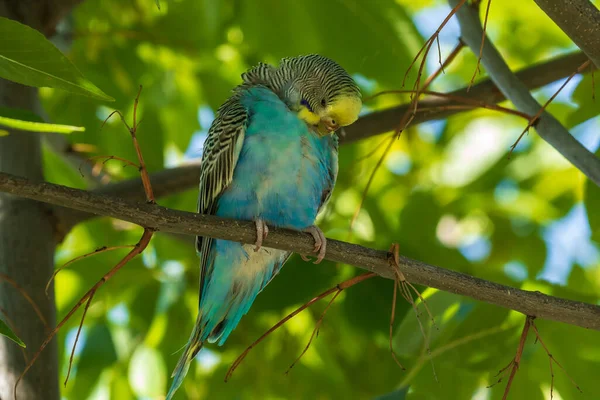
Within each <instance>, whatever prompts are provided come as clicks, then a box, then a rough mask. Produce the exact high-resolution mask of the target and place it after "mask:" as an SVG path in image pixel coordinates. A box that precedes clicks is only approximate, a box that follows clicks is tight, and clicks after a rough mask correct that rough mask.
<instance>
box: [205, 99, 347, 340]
mask: <svg viewBox="0 0 600 400" xmlns="http://www.w3.org/2000/svg"><path fill="white" fill-rule="evenodd" d="M240 101H241V102H242V104H243V105H244V106H245V107H246V108H247V110H248V113H249V123H248V126H247V128H246V132H245V137H244V142H243V144H242V149H241V152H240V155H239V159H238V161H237V164H236V167H235V170H234V174H233V180H232V182H231V184H230V185H229V186H228V187H227V189H225V190H224V191H223V193H222V194H221V196H220V197H219V199H218V202H217V205H216V211H215V214H216V215H218V216H220V217H225V218H234V219H242V220H255V219H257V218H262V219H263V220H264V221H265V222H266V223H267V225H270V226H277V227H286V228H293V229H303V228H306V227H308V226H311V225H313V224H314V221H315V218H316V216H317V213H318V211H319V209H320V207H321V205H322V203H323V199H324V197H325V196H327V195H328V193H329V192H330V191H331V190H332V188H333V185H334V182H335V175H336V173H337V158H336V157H337V156H336V152H337V143H336V142H335V140H336V139H335V137H333V136H331V135H328V136H327V137H319V136H317V135H316V134H315V133H313V132H312V131H311V130H309V129H308V127H307V126H306V124H305V123H304V122H303V121H301V120H299V119H298V118H297V117H296V115H295V114H293V113H292V112H291V111H289V109H288V108H287V107H286V105H285V104H284V103H283V102H281V100H279V98H278V97H277V96H276V95H275V94H274V93H273V92H271V91H269V90H268V89H265V88H251V89H248V90H247V91H246V92H245V93H244V94H243V95H242V96H241V97H240ZM288 256H289V253H288V252H285V251H282V250H275V249H270V248H264V247H263V248H261V249H260V250H259V251H258V252H255V251H254V246H252V245H243V244H240V243H237V242H230V241H226V240H215V241H214V243H213V245H212V248H211V251H210V252H209V256H208V257H207V259H206V260H201V262H202V263H214V264H213V268H210V270H211V271H212V276H210V277H207V278H208V279H204V287H203V288H202V298H201V299H200V313H201V314H202V318H201V320H202V322H203V323H204V324H206V327H205V333H204V335H203V336H204V337H203V338H202V340H204V339H208V340H209V341H216V340H218V341H219V344H223V343H224V342H225V340H226V339H227V336H228V335H229V334H230V333H231V331H232V330H233V329H234V328H235V327H236V325H237V324H238V323H239V320H240V319H241V317H242V316H243V315H244V314H246V312H247V311H248V309H249V308H250V306H251V304H252V302H253V301H254V299H255V298H256V295H257V294H258V293H259V292H260V291H261V290H262V289H263V288H264V286H265V285H266V284H267V283H268V282H269V281H270V280H271V278H272V277H273V276H274V275H275V274H276V273H277V272H278V271H279V269H280V268H281V266H282V265H283V263H284V262H285V260H286V259H287V258H288Z"/></svg>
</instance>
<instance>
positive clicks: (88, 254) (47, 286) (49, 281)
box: [45, 244, 135, 297]
mask: <svg viewBox="0 0 600 400" xmlns="http://www.w3.org/2000/svg"><path fill="white" fill-rule="evenodd" d="M134 246H135V245H132V244H129V245H124V246H111V247H107V246H103V247H100V248H98V249H96V250H94V251H92V252H90V253H87V254H84V255H81V256H79V257H75V258H73V259H72V260H69V261H67V262H66V263H65V264H64V265H63V266H62V267H59V268H57V269H56V270H55V271H54V273H53V274H52V276H51V277H50V279H49V280H48V283H47V284H46V289H45V292H46V297H47V296H48V290H49V288H50V284H51V283H52V281H53V280H54V278H56V275H58V273H59V272H60V271H62V270H63V269H65V268H66V267H68V266H69V265H71V264H73V263H74V262H77V261H79V260H83V259H84V258H88V257H91V256H95V255H96V254H100V253H105V252H107V251H112V250H117V249H128V248H132V247H134Z"/></svg>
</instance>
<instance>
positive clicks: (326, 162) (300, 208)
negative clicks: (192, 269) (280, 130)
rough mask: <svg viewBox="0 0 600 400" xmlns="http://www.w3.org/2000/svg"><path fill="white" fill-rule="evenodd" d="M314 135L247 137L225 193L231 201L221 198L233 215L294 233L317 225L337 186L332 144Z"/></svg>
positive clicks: (262, 135)
mask: <svg viewBox="0 0 600 400" xmlns="http://www.w3.org/2000/svg"><path fill="white" fill-rule="evenodd" d="M310 135H311V134H310V133H307V134H304V135H297V136H292V135H287V136H284V135H281V134H279V135H272V134H268V133H267V134H256V135H251V136H247V137H246V138H245V140H244V145H243V147H242V151H241V153H240V157H239V159H238V163H237V165H236V169H235V171H234V179H233V182H232V185H231V187H230V188H229V189H228V190H227V192H228V193H224V195H225V196H226V197H227V199H222V200H226V201H227V202H228V203H229V206H228V209H229V211H230V212H231V213H232V215H228V216H230V217H235V218H242V219H254V218H257V217H261V218H263V219H264V220H265V221H266V222H267V224H271V225H274V226H285V227H289V228H295V229H301V228H305V227H307V226H310V225H312V224H313V223H314V220H315V218H316V215H317V212H318V209H319V206H320V204H321V199H322V196H323V193H324V192H325V191H327V190H330V189H331V185H332V182H331V173H330V171H329V170H330V163H331V159H330V152H329V151H328V149H327V142H326V141H325V140H324V139H320V138H316V137H311V136H310ZM232 201H233V203H235V204H236V205H237V210H236V209H235V207H236V206H235V205H234V204H232ZM220 208H221V207H220Z"/></svg>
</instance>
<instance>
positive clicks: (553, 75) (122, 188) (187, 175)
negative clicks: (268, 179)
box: [55, 52, 587, 234]
mask: <svg viewBox="0 0 600 400" xmlns="http://www.w3.org/2000/svg"><path fill="white" fill-rule="evenodd" d="M586 60H587V57H586V55H585V54H583V53H582V52H576V53H571V54H568V55H565V56H561V57H558V58H554V59H552V60H549V61H546V62H544V63H540V64H536V65H533V66H531V67H528V68H525V69H523V70H521V71H519V72H517V73H516V75H517V77H518V78H519V79H520V80H522V81H523V83H524V84H525V86H526V87H527V88H528V89H536V88H539V87H541V86H545V85H547V84H549V83H552V82H554V81H556V80H559V79H562V78H565V77H567V76H569V75H570V74H571V73H572V72H573V71H575V70H576V69H577V67H578V66H580V65H581V64H583V63H584V62H585V61H586ZM451 94H452V95H455V96H461V97H468V98H470V99H474V100H480V101H484V102H486V103H490V104H496V103H499V102H501V101H504V100H505V99H506V98H505V97H504V95H503V94H502V92H500V90H499V89H498V88H497V87H496V85H494V83H493V82H492V81H491V80H490V79H485V80H483V81H482V82H480V83H478V84H477V85H474V86H473V87H472V88H471V90H469V91H467V88H466V87H464V88H461V89H459V90H456V91H454V92H452V93H451ZM421 105H422V106H423V107H426V106H436V107H439V108H438V109H437V110H436V109H429V110H426V111H424V110H422V109H421V108H420V109H418V110H417V114H416V116H415V119H414V120H413V122H412V124H420V123H423V122H426V121H431V120H435V119H443V118H448V117H450V116H452V115H454V114H457V113H460V112H464V111H465V110H456V109H444V107H447V106H453V105H457V102H455V101H453V100H448V99H439V98H438V99H433V100H425V101H422V102H421ZM409 107H410V104H403V105H400V106H397V107H392V108H388V109H386V110H382V111H376V112H373V113H371V114H368V115H365V116H364V117H361V118H360V119H359V120H358V121H357V122H355V123H354V124H352V125H350V126H349V127H347V128H345V135H343V136H342V137H340V142H341V143H342V144H348V143H353V142H356V141H358V140H361V139H365V138H368V137H371V136H375V135H378V134H381V133H384V132H389V131H391V130H393V129H394V128H395V127H396V125H397V124H398V123H399V121H400V119H401V118H402V116H403V115H404V113H405V112H406V110H407V109H408V108H409ZM199 176H200V167H199V166H198V165H188V166H183V167H178V168H172V169H168V170H164V171H160V172H157V173H154V174H151V175H150V181H151V182H152V188H153V189H154V191H155V194H156V197H162V196H166V195H170V194H177V193H180V192H182V191H184V190H187V189H190V188H193V187H196V185H198V180H199ZM94 192H95V193H103V194H109V195H113V196H118V197H122V198H126V199H133V200H142V199H144V188H143V186H142V181H141V180H139V179H130V180H127V181H123V182H119V183H114V184H110V185H106V186H102V187H99V188H97V189H95V190H94ZM55 213H56V215H57V217H58V220H59V221H60V224H61V227H60V231H61V232H63V233H64V234H66V233H68V232H69V231H70V230H71V229H72V228H73V227H74V226H75V225H77V224H78V223H80V222H83V221H85V220H87V219H89V218H93V217H94V215H93V214H90V213H86V212H83V211H76V210H69V209H57V210H56V211H55Z"/></svg>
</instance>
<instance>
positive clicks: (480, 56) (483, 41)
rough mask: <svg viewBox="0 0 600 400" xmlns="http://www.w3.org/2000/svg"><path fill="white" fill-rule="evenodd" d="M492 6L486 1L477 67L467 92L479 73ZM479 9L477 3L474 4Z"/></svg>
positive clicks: (490, 2)
mask: <svg viewBox="0 0 600 400" xmlns="http://www.w3.org/2000/svg"><path fill="white" fill-rule="evenodd" d="M491 4H492V0H487V7H486V8H485V17H484V19H483V34H482V35H481V47H480V48H479V56H478V57H477V65H476V66H475V71H474V72H473V76H472V77H471V81H470V82H469V86H467V92H468V91H469V90H470V89H471V86H473V82H475V77H476V76H477V74H478V73H481V69H480V66H481V58H482V57H483V45H484V44H485V33H486V31H487V23H488V17H489V14H490V5H491ZM476 5H477V7H478V8H479V2H477V3H476Z"/></svg>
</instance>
